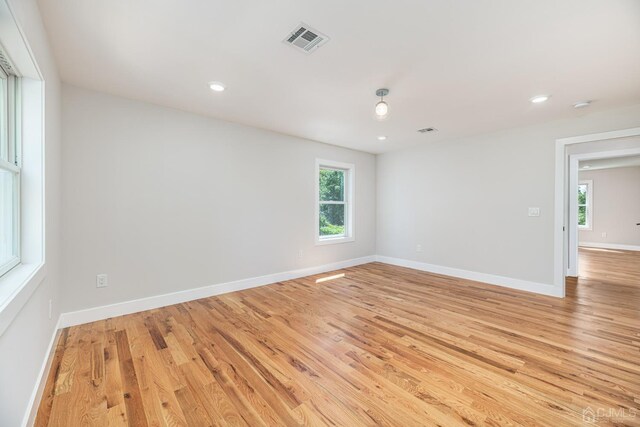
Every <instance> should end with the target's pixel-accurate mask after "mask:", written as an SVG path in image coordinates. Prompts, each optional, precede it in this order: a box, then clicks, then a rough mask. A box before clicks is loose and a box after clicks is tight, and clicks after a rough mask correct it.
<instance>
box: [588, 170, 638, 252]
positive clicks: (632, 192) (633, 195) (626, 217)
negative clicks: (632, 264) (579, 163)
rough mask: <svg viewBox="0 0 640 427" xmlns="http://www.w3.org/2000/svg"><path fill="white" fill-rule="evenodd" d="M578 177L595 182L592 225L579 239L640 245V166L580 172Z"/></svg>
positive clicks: (592, 241) (590, 241)
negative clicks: (604, 235) (603, 234)
mask: <svg viewBox="0 0 640 427" xmlns="http://www.w3.org/2000/svg"><path fill="white" fill-rule="evenodd" d="M579 177H580V180H583V179H584V180H591V181H593V226H592V230H580V231H579V233H578V238H579V241H580V242H589V243H603V244H615V245H631V246H638V247H640V226H637V225H636V224H637V223H640V167H638V166H636V167H625V168H614V169H602V170H593V171H580V173H579ZM602 233H606V234H607V235H606V237H602Z"/></svg>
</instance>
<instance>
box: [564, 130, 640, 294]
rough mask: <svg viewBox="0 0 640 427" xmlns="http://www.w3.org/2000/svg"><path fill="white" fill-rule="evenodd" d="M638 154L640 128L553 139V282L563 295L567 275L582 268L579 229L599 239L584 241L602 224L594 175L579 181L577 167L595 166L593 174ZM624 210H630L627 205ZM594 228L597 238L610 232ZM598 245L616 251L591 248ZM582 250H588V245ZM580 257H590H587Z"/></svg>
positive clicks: (639, 148) (571, 274) (629, 162)
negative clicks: (554, 192) (554, 196)
mask: <svg viewBox="0 0 640 427" xmlns="http://www.w3.org/2000/svg"><path fill="white" fill-rule="evenodd" d="M636 158H640V128H632V129H625V130H620V131H612V132H605V133H599V134H592V135H584V136H578V137H571V138H563V139H559V140H557V141H556V198H555V227H556V231H555V242H554V246H555V252H554V253H555V255H554V258H555V261H554V277H555V280H554V282H555V285H556V286H557V287H558V288H559V289H561V295H562V296H564V295H565V294H566V283H565V282H566V281H565V278H569V280H573V281H574V282H575V278H576V277H578V275H579V272H580V266H579V264H580V249H579V243H580V233H581V231H582V235H583V241H584V242H585V243H598V242H597V241H596V242H589V241H586V240H585V238H586V237H588V236H591V238H592V239H594V238H593V235H594V234H593V232H594V228H595V226H596V224H600V225H601V224H602V223H599V222H598V213H597V212H598V206H596V203H598V202H597V200H598V193H597V191H598V190H597V188H598V185H597V183H595V182H593V181H594V180H593V179H589V175H588V174H587V173H586V172H585V173H583V174H582V179H581V173H580V172H581V170H585V171H588V170H591V169H593V171H594V172H595V171H596V170H601V169H607V165H608V166H612V165H615V166H622V165H624V164H628V165H630V166H631V164H633V162H635V161H636V160H637V159H636ZM585 166H586V167H585ZM638 167H640V166H638ZM581 168H582V169H581ZM610 169H613V168H610ZM589 181H591V182H589ZM636 188H637V187H636ZM635 191H636V192H637V191H638V190H635ZM628 197H629V198H631V197H636V198H640V194H635V195H634V194H629V196H628ZM626 208H629V204H628V203H627V204H626ZM630 215H636V216H638V217H639V218H638V220H637V221H635V222H633V227H635V228H638V229H640V226H636V225H635V224H636V223H640V212H637V213H636V212H633V213H630ZM601 219H602V218H601ZM635 228H634V230H635ZM611 229H612V228H611ZM612 230H613V229H612ZM587 232H591V234H590V235H589V234H588V233H587ZM595 232H596V233H598V232H599V233H600V236H602V233H605V235H606V236H607V237H609V236H610V231H607V230H600V231H597V230H596V231H595ZM628 232H629V231H628V228H627V233H628ZM613 233H614V235H616V236H617V235H618V234H617V233H618V230H617V229H616V230H615V231H613ZM638 233H640V230H638ZM610 243H611V242H610ZM618 244H624V243H618ZM596 249H599V250H616V249H607V248H592V250H596ZM583 252H584V253H588V251H587V250H586V249H585V250H583ZM583 258H585V259H587V258H588V257H587V256H586V255H585V256H584V257H583ZM591 259H593V257H592V258H591ZM639 273H640V272H639ZM571 278H573V279H571Z"/></svg>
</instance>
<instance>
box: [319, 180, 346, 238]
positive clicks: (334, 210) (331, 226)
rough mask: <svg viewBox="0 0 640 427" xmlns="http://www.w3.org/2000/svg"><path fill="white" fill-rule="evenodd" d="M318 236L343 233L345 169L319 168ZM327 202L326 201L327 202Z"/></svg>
mask: <svg viewBox="0 0 640 427" xmlns="http://www.w3.org/2000/svg"><path fill="white" fill-rule="evenodd" d="M319 179H320V183H319V184H320V201H319V202H320V224H319V227H320V237H327V236H341V235H344V234H345V224H344V221H345V209H346V203H345V198H344V183H345V171H343V170H334V169H320V178H319ZM327 202H328V203H327Z"/></svg>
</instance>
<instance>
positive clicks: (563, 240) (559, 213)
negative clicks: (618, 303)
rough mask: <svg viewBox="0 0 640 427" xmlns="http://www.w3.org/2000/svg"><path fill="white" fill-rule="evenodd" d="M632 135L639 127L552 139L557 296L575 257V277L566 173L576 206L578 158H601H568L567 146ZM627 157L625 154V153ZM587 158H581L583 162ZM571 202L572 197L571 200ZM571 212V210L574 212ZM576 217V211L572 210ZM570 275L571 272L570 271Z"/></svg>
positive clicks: (563, 293) (574, 236)
mask: <svg viewBox="0 0 640 427" xmlns="http://www.w3.org/2000/svg"><path fill="white" fill-rule="evenodd" d="M634 136H640V127H636V128H630V129H622V130H616V131H611V132H602V133H593V134H588V135H581V136H573V137H569V138H560V139H556V156H555V157H556V159H555V160H556V165H555V200H554V239H553V241H554V251H553V253H554V266H553V271H554V285H555V286H556V287H558V288H560V289H561V290H562V292H561V295H562V296H563V297H564V296H565V276H567V275H569V273H570V268H569V265H570V264H569V262H570V258H573V257H575V260H573V263H572V265H573V266H574V268H575V274H577V262H576V260H577V250H578V246H577V234H576V233H577V231H578V225H577V221H576V224H575V230H574V231H573V233H570V232H569V231H570V229H571V228H573V227H569V226H568V224H572V222H571V220H570V218H569V216H570V211H571V208H570V203H569V198H568V197H567V194H568V191H570V188H569V185H570V172H571V175H573V179H571V181H575V191H574V193H576V196H575V199H576V204H577V191H578V190H577V185H578V184H577V176H578V169H577V166H578V162H579V161H580V160H582V159H581V158H580V157H582V156H588V155H591V154H596V155H597V154H599V155H600V157H598V156H596V157H595V158H601V157H602V153H607V152H600V153H588V154H587V153H585V154H576V155H572V156H569V155H568V154H567V146H568V145H573V144H582V143H585V142H594V141H606V140H612V139H620V138H629V137H634ZM634 150H636V149H629V150H617V151H615V152H608V153H616V154H618V153H620V152H630V151H634ZM627 155H629V154H627ZM624 156H625V155H624V154H623V155H622V156H619V155H613V156H610V157H624ZM586 159H588V157H585V158H584V160H586ZM572 165H574V166H575V171H573V170H572V168H571V166H572ZM572 200H573V198H572ZM574 210H575V209H574ZM576 215H577V210H576ZM570 235H573V238H574V239H575V254H574V255H570V253H571V252H573V251H572V250H571V251H570V249H572V247H571V246H570V243H573V242H570V241H569V240H570V238H569V236H570ZM571 272H573V271H571Z"/></svg>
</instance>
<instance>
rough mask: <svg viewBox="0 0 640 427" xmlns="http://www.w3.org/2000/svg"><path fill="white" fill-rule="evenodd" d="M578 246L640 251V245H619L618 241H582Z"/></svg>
mask: <svg viewBox="0 0 640 427" xmlns="http://www.w3.org/2000/svg"><path fill="white" fill-rule="evenodd" d="M578 246H584V247H587V248H600V249H617V250H620V251H640V246H635V245H619V244H617V243H596V242H580V243H578Z"/></svg>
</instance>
